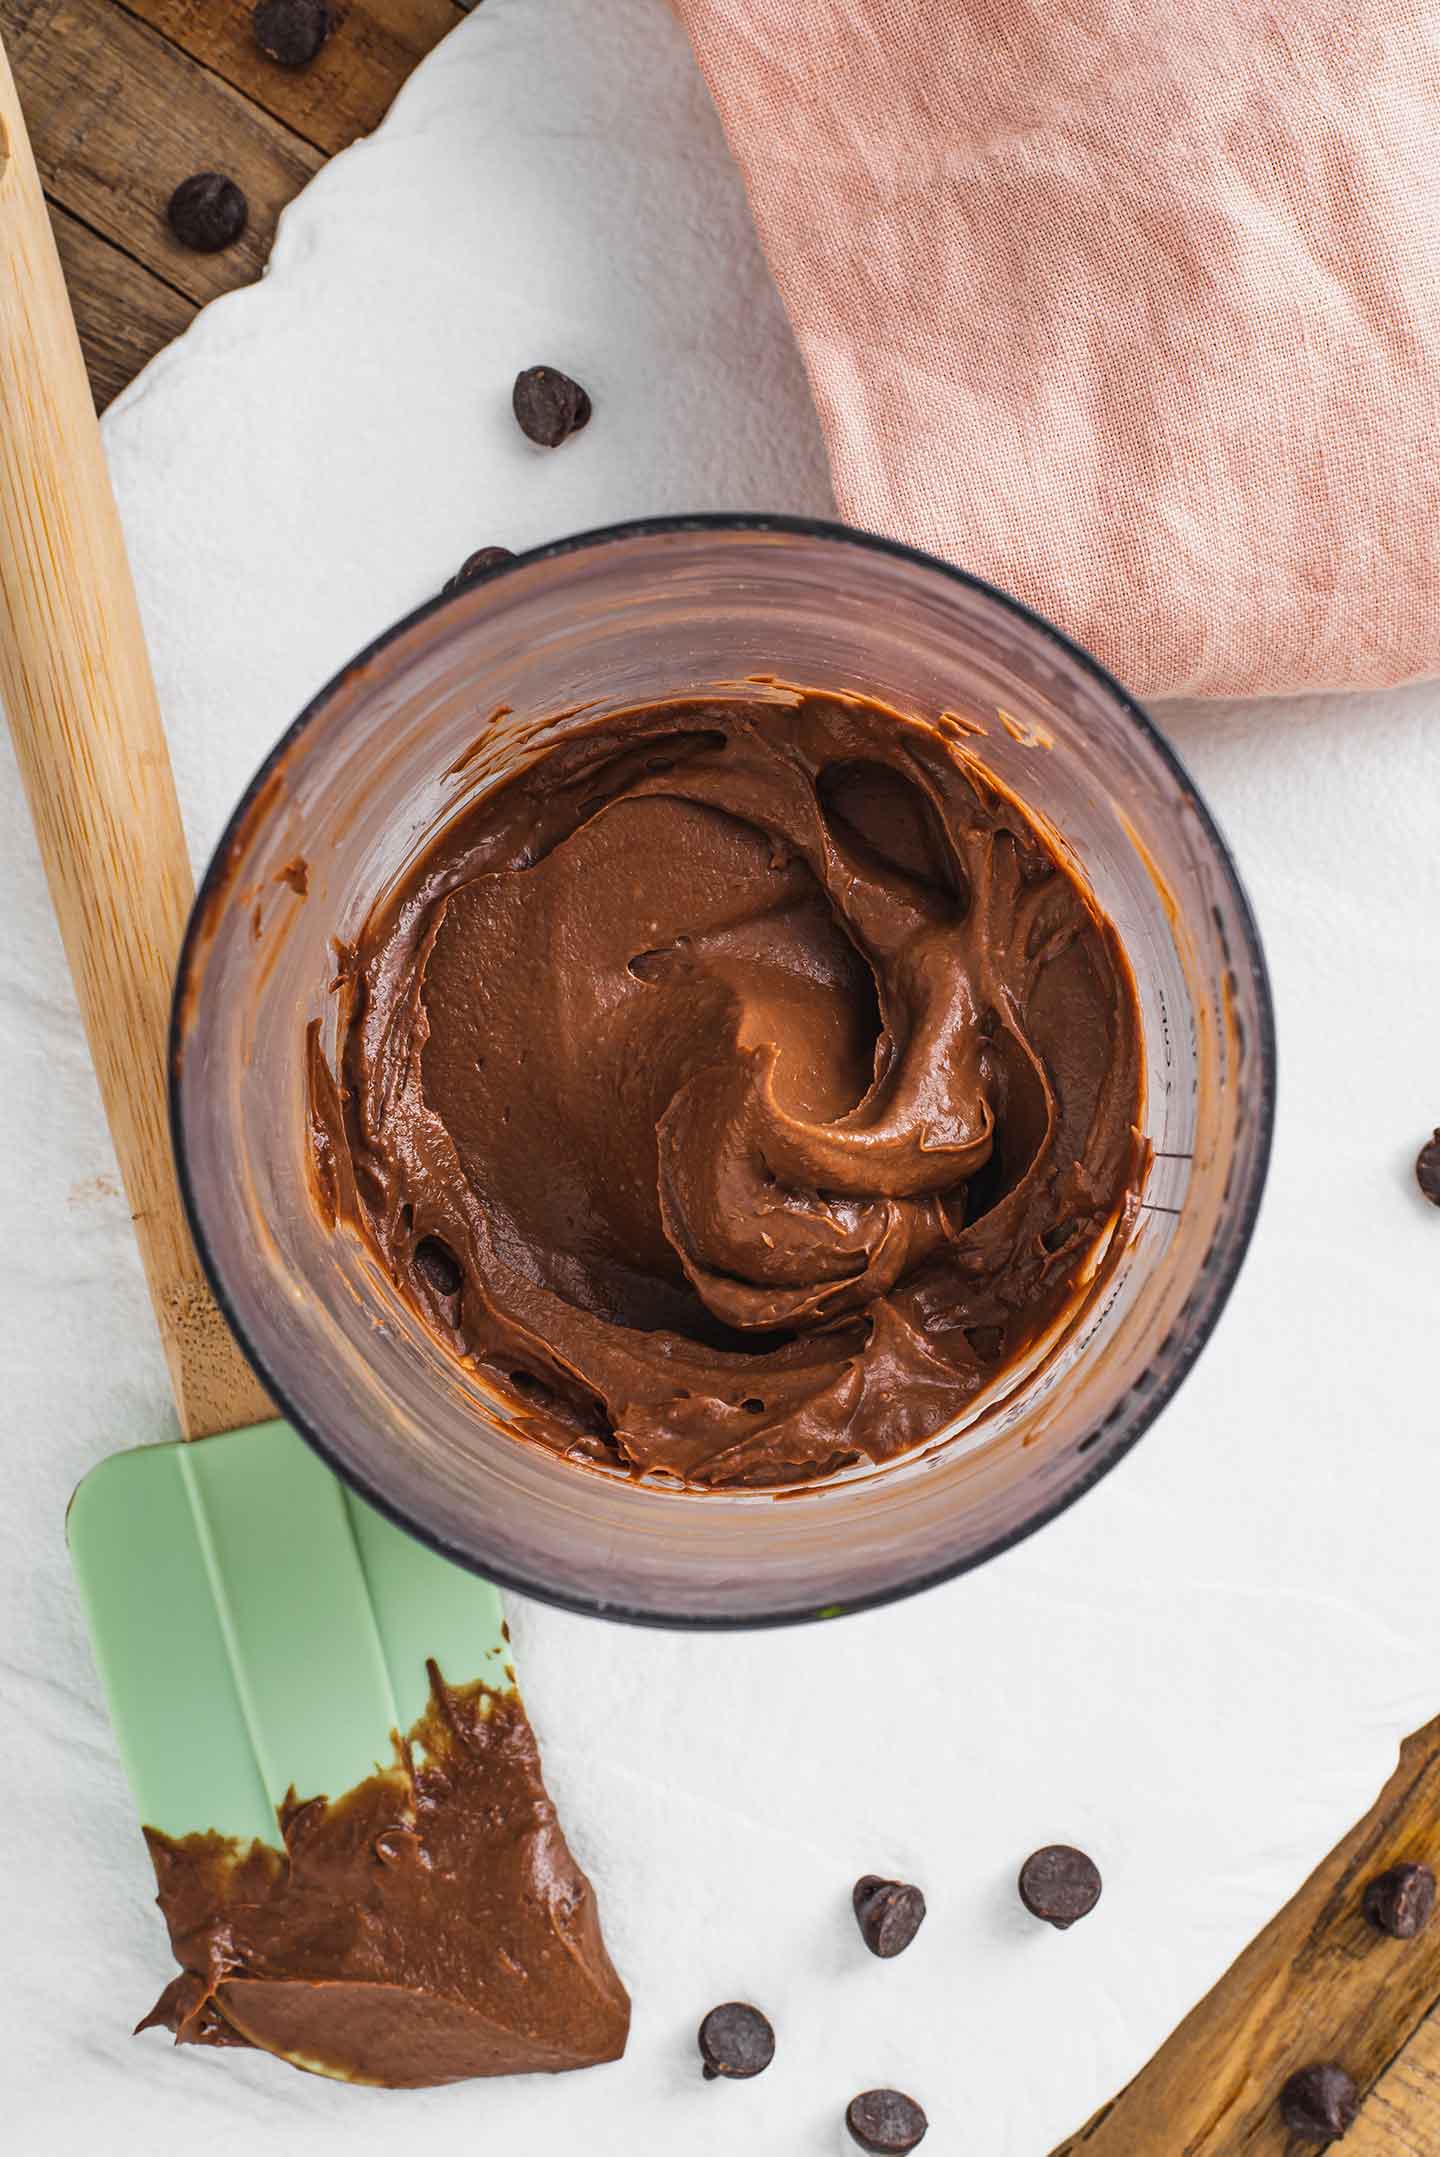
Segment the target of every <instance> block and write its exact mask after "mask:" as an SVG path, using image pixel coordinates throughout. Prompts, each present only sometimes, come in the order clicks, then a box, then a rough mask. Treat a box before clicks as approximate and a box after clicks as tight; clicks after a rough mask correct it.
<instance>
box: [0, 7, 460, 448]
mask: <svg viewBox="0 0 1440 2157" xmlns="http://www.w3.org/2000/svg"><path fill="white" fill-rule="evenodd" d="M464 12H465V10H464V8H463V7H462V6H461V5H460V0H350V4H349V5H345V4H344V0H341V4H340V6H339V7H338V8H337V13H338V16H339V20H338V22H337V26H336V29H335V31H334V33H333V34H332V36H331V38H330V39H329V41H328V42H327V44H326V46H325V48H324V49H323V51H322V52H321V54H320V56H319V58H318V59H317V61H316V62H315V63H314V64H313V65H312V66H311V67H310V68H308V69H301V70H292V69H286V68H281V67H277V66H275V65H273V63H271V62H270V61H268V60H266V59H265V57H264V55H263V54H261V53H260V51H259V50H258V48H257V47H256V46H255V44H254V40H253V37H252V36H251V31H250V6H249V0H0V33H3V35H4V37H5V40H6V44H7V47H8V49H9V52H10V56H11V62H12V65H13V67H14V70H15V75H16V80H17V83H18V85H19V89H20V94H21V99H22V102H23V104H24V106H25V110H26V115H27V119H28V123H29V127H30V133H31V138H32V142H33V144H34V148H35V157H36V163H37V164H38V166H39V168H40V175H41V179H42V182H43V184H44V186H45V191H46V197H47V200H48V201H49V203H50V206H51V210H52V220H53V222H54V225H55V229H56V238H57V244H58V245H59V247H60V251H61V259H62V262H63V263H64V265H65V269H66V273H67V278H68V279H69V281H70V284H71V293H72V299H73V301H74V305H75V311H76V318H77V321H78V323H79V325H80V331H81V341H82V343H83V344H84V346H85V351H86V359H87V363H88V365H89V368H90V376H91V385H92V388H93V389H94V392H95V396H96V402H97V404H98V405H100V406H101V407H102V408H103V406H104V405H105V404H106V403H108V402H109V400H110V399H111V398H112V397H113V396H115V395H116V394H117V393H118V391H119V390H120V389H121V388H123V387H124V385H125V383H126V382H128V381H129V380H130V379H131V378H132V377H133V376H134V375H135V374H136V373H138V371H139V370H140V368H141V367H143V366H144V365H145V363H146V361H147V360H149V359H150V358H152V357H153V356H154V354H155V353H156V352H157V351H159V350H160V349H161V347H162V346H163V345H165V344H167V343H168V342H169V341H170V340H171V339H172V338H173V337H175V336H177V335H178V334H179V333H180V332H181V331H182V330H183V329H184V328H185V327H186V325H187V323H188V322H189V320H190V319H191V317H192V316H193V315H194V313H195V312H196V310H197V309H198V307H200V306H202V305H204V304H205V302H206V301H208V300H210V299H214V298H216V297H218V296H219V295H220V294H221V293H223V292H227V291H233V290H234V289H235V288H236V287H237V286H240V285H244V284H248V283H250V282H251V281H252V280H253V279H254V278H256V277H258V276H259V275H260V273H261V271H262V270H263V268H264V265H265V261H266V259H267V257H268V255H269V252H270V246H271V243H272V241H273V238H274V232H275V225H276V221H277V219H278V217H279V215H280V212H281V210H282V209H283V208H284V207H285V205H286V203H288V202H289V201H290V200H291V199H292V198H293V197H294V196H295V195H296V194H298V193H299V191H300V189H301V188H302V187H303V186H304V185H305V183H306V181H307V180H308V179H309V178H310V177H311V176H312V174H313V173H315V172H316V171H318V169H319V167H320V166H321V165H322V164H323V163H324V162H325V159H326V157H327V156H328V155H330V154H332V153H333V152H334V151H335V150H338V149H340V148H343V147H344V146H345V145H346V144H347V143H348V142H351V141H353V140H354V139H355V138H356V137H357V136H358V135H361V134H364V133H367V132H368V131H369V130H370V129H371V128H373V127H375V126H377V125H378V123H379V121H380V120H381V119H382V118H383V117H384V114H385V112H386V111H387V110H388V108H389V105H390V103H391V101H392V99H393V97H394V95H395V92H396V91H397V90H398V89H399V88H400V86H401V84H402V83H403V82H404V81H405V80H406V79H407V77H408V76H409V74H410V73H411V71H412V70H413V68H414V67H415V65H416V64H417V62H418V61H419V60H420V59H422V58H423V57H424V55H425V53H426V52H427V51H429V50H430V48H431V47H432V46H433V45H434V44H436V43H438V41H439V39H440V38H441V37H443V36H444V35H445V34H446V33H447V32H448V31H449V30H451V29H453V28H454V26H455V25H456V24H457V23H458V22H459V21H460V19H461V16H462V14H463V13H464ZM212 168H213V169H219V170H222V171H226V172H229V173H230V174H231V175H232V176H233V177H234V178H235V180H236V181H237V182H238V183H239V185H240V186H241V187H242V188H243V189H244V191H245V194H246V196H247V199H248V200H249V203H250V222H249V225H248V227H247V229H246V232H245V234H244V236H243V237H242V239H241V240H240V241H239V242H238V243H237V244H236V246H234V247H233V248H229V249H226V250H225V251H224V252H223V253H221V254H219V255H196V254H192V253H189V252H188V251H187V250H185V249H183V248H181V247H180V246H179V244H178V243H177V242H176V241H175V239H174V238H173V235H172V234H171V233H170V231H169V228H168V226H167V225H166V223H165V205H166V203H167V202H168V201H169V198H170V194H171V192H172V190H173V189H174V188H175V186H176V185H178V183H179V181H180V180H182V179H184V178H186V177H187V176H188V174H190V173H191V172H195V171H204V170H208V169H212Z"/></svg>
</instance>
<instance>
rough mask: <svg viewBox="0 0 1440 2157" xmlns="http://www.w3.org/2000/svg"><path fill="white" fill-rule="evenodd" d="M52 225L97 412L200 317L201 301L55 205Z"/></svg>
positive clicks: (51, 216)
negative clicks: (198, 303)
mask: <svg viewBox="0 0 1440 2157" xmlns="http://www.w3.org/2000/svg"><path fill="white" fill-rule="evenodd" d="M50 224H51V228H52V230H53V231H54V234H55V244H56V246H57V247H58V248H59V250H60V267H61V269H62V270H63V271H64V272H65V283H66V286H67V287H68V289H69V293H70V304H71V306H72V308H73V309H74V311H75V319H76V321H77V322H79V323H80V324H81V325H82V328H83V330H84V339H83V342H84V349H85V364H86V367H87V369H88V371H89V375H90V388H91V391H92V393H93V395H94V398H95V407H96V410H97V411H102V412H103V410H104V409H105V407H106V405H107V404H109V402H110V400H111V398H112V397H116V396H118V395H119V393H120V391H121V390H122V389H124V387H125V385H126V383H127V382H130V381H132V380H133V379H134V377H135V376H136V375H137V374H139V372H140V369H141V368H142V367H143V366H144V365H145V364H146V362H147V361H148V360H152V359H153V358H154V357H155V354H156V353H157V352H159V351H162V350H163V349H164V347H165V346H166V345H168V344H169V343H170V341H171V339H172V338H175V337H178V336H179V335H180V333H181V332H182V330H184V329H186V328H188V327H189V325H190V323H191V322H192V321H193V320H194V318H195V312H196V308H195V302H194V300H192V299H187V298H186V296H185V294H184V293H183V292H177V291H176V290H175V287H174V286H173V285H167V284H166V283H165V281H164V279H163V278H160V277H157V276H156V275H155V273H154V271H153V270H147V269H146V268H145V267H144V265H143V264H142V263H139V262H136V261H135V260H134V259H133V258H132V257H131V256H130V255H127V254H125V253H123V252H122V251H121V249H120V248H118V247H116V246H115V245H114V244H113V242H112V241H110V240H103V239H101V237H100V235H99V233H98V232H92V231H91V230H90V228H89V226H88V225H82V224H81V223H80V222H79V220H78V219H77V218H74V217H72V216H71V215H70V213H69V212H68V210H61V209H57V208H56V207H55V205H54V204H53V203H52V204H51V206H50Z"/></svg>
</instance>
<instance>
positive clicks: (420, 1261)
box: [415, 1236, 465, 1296]
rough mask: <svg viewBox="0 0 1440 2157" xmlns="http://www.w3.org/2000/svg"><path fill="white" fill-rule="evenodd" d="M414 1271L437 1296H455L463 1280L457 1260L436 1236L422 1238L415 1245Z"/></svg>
mask: <svg viewBox="0 0 1440 2157" xmlns="http://www.w3.org/2000/svg"><path fill="white" fill-rule="evenodd" d="M415 1271H416V1272H417V1273H418V1274H419V1275H420V1278H421V1279H422V1280H423V1281H426V1282H428V1283H429V1285H430V1287H431V1288H433V1289H434V1291H435V1293H436V1295H437V1296H453V1295H456V1294H457V1293H458V1292H459V1288H460V1283H461V1282H462V1281H463V1280H464V1278H465V1275H464V1272H463V1271H462V1269H461V1265H460V1261H459V1259H458V1258H457V1257H456V1256H455V1253H454V1252H453V1251H452V1250H451V1248H450V1246H449V1244H448V1243H442V1242H441V1241H440V1238H439V1237H438V1236H422V1237H421V1239H420V1241H419V1242H418V1243H417V1244H416V1246H415Z"/></svg>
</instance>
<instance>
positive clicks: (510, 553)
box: [440, 547, 515, 594]
mask: <svg viewBox="0 0 1440 2157" xmlns="http://www.w3.org/2000/svg"><path fill="white" fill-rule="evenodd" d="M514 559H515V551H514V549H513V548H512V547H477V548H476V550H475V552H474V553H473V554H467V555H466V557H465V559H464V561H463V562H462V563H461V564H460V567H459V568H458V569H457V570H456V572H455V574H454V576H453V577H447V578H446V579H445V582H444V583H443V584H442V585H441V587H440V589H441V591H442V593H447V594H448V593H450V592H462V591H463V590H464V589H465V586H466V585H467V584H478V583H479V582H480V579H481V578H482V577H488V576H489V574H490V572H491V570H492V569H498V568H499V567H500V564H501V563H502V562H513V561H514Z"/></svg>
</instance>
